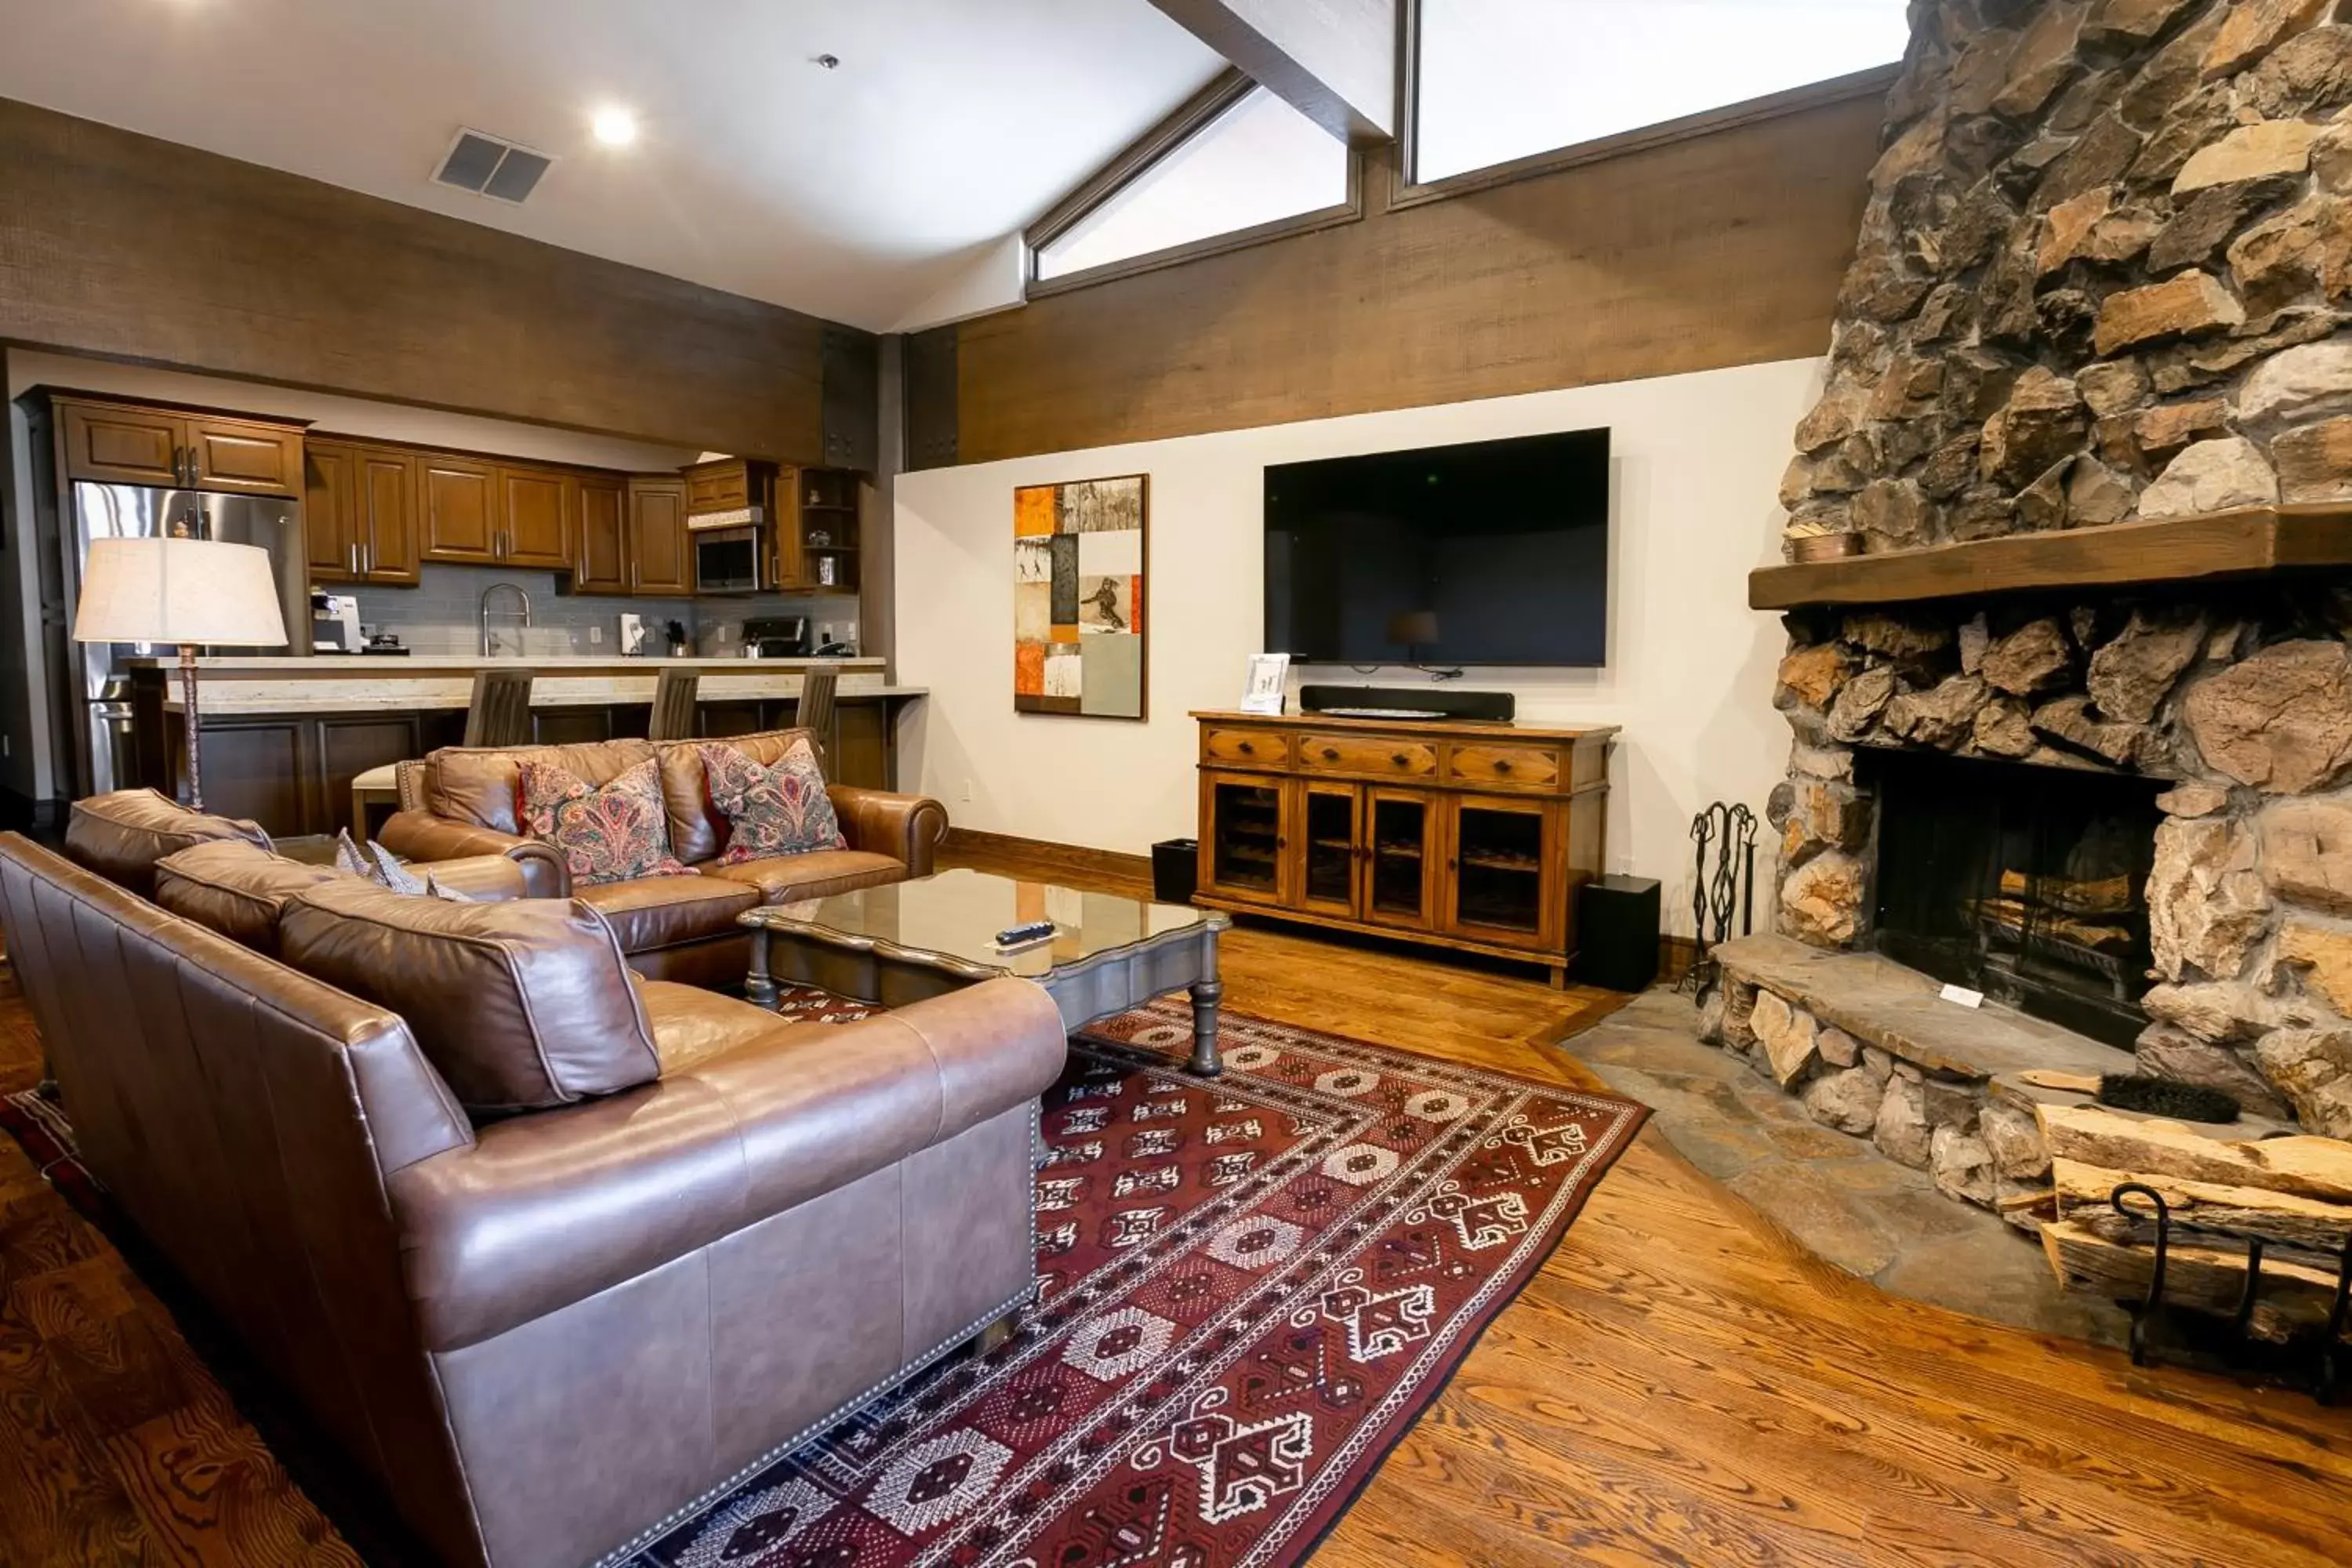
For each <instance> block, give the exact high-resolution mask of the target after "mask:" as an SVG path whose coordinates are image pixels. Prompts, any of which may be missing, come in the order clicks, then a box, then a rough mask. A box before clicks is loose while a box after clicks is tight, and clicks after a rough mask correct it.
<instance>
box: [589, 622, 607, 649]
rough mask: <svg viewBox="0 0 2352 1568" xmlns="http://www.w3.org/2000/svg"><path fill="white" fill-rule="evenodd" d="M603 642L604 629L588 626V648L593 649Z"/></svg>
mask: <svg viewBox="0 0 2352 1568" xmlns="http://www.w3.org/2000/svg"><path fill="white" fill-rule="evenodd" d="M603 641H604V627H602V626H590V627H589V628H588V646H589V647H596V646H598V645H599V644H601V643H602V642H603Z"/></svg>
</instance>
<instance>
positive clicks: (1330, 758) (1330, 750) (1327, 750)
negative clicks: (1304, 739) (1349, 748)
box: [1323, 746, 1339, 763]
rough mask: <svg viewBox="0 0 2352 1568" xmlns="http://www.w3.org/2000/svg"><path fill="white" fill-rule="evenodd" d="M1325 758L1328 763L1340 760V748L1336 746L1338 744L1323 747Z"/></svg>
mask: <svg viewBox="0 0 2352 1568" xmlns="http://www.w3.org/2000/svg"><path fill="white" fill-rule="evenodd" d="M1323 760H1324V761H1325V762H1327V763H1336V762H1338V761H1339V748H1338V747H1336V746H1326V747H1324V748H1323Z"/></svg>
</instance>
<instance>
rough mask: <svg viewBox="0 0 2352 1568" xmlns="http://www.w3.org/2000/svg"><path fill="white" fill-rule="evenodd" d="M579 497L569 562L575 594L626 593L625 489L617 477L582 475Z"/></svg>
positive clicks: (626, 511)
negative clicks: (575, 532)
mask: <svg viewBox="0 0 2352 1568" xmlns="http://www.w3.org/2000/svg"><path fill="white" fill-rule="evenodd" d="M575 493H576V494H577V495H578V496H579V500H580V517H579V527H578V534H577V537H576V540H575V542H574V546H575V549H576V550H577V552H578V554H577V557H576V558H575V559H574V561H573V562H572V592H573V593H575V594H625V593H627V592H628V591H629V539H628V535H629V521H628V490H627V488H626V487H625V485H623V484H622V482H621V481H619V480H617V479H604V478H601V477H597V476H583V477H582V479H580V481H579V485H578V488H577V490H576V492H575Z"/></svg>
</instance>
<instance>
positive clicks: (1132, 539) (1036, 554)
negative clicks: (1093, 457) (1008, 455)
mask: <svg viewBox="0 0 2352 1568" xmlns="http://www.w3.org/2000/svg"><path fill="white" fill-rule="evenodd" d="M1149 514H1150V480H1149V479H1148V478H1147V477H1146V476H1144V475H1142V474H1129V475H1127V476H1126V477H1124V478H1121V479H1081V480H1077V481H1076V482H1074V483H1071V484H1062V485H1029V486H1026V487H1024V488H1023V489H1016V490H1014V491H1013V710H1014V711H1015V712H1018V713H1075V714H1077V715H1079V716H1081V717H1083V718H1092V719H1141V718H1143V717H1145V713H1144V691H1145V688H1146V687H1147V685H1148V684H1149V681H1148V679H1147V671H1148V669H1149V668H1150V665H1149V662H1148V660H1147V659H1146V658H1145V654H1146V650H1147V647H1148V646H1149V645H1148V643H1147V641H1146V638H1147V637H1148V635H1149V634H1148V632H1147V630H1146V627H1145V622H1144V615H1145V613H1144V607H1143V605H1144V595H1143V578H1144V571H1145V564H1144V563H1145V556H1146V554H1147V548H1146V546H1147V542H1148V541H1149V539H1150V515H1149Z"/></svg>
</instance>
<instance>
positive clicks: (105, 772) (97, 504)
mask: <svg viewBox="0 0 2352 1568" xmlns="http://www.w3.org/2000/svg"><path fill="white" fill-rule="evenodd" d="M73 513H74V514H73V517H72V519H71V520H70V525H71V528H72V534H71V536H70V539H71V543H70V546H69V548H68V551H67V555H68V563H69V565H70V568H71V573H70V575H71V577H72V581H71V582H69V583H68V584H66V603H67V605H73V604H75V603H77V602H79V599H80V597H81V573H82V566H83V563H85V562H87V561H88V560H89V542H90V541H91V540H93V539H135V538H140V537H142V536H157V535H161V536H166V537H169V536H173V535H177V536H181V537H185V538H192V539H216V540H220V541H223V542H226V543H231V544H258V545H260V546H261V547H262V548H263V549H265V550H267V551H268V552H269V556H270V561H271V563H272V564H273V565H274V566H275V567H276V568H277V574H278V606H279V608H280V609H282V610H283V611H284V612H285V615H286V628H287V631H288V633H289V635H291V636H293V637H298V638H303V639H304V640H303V641H302V642H301V643H299V644H298V645H295V646H293V647H279V648H239V649H238V650H237V651H238V652H239V653H250V654H261V655H268V654H272V653H278V654H283V653H289V652H295V653H307V652H308V651H309V647H308V640H307V633H308V631H309V629H310V568H309V563H308V560H307V558H306V556H305V554H304V552H303V547H302V503H301V502H300V501H299V500H289V499H287V498H285V497H280V496H228V495H215V494H213V493H212V492H210V491H208V490H159V489H149V488H148V487H146V486H144V485H101V484H95V483H92V482H91V481H89V480H88V479H78V480H76V481H75V482H74V487H73ZM68 614H70V611H68ZM68 648H69V650H70V652H69V654H68V658H70V660H71V662H72V665H73V670H72V676H71V687H70V691H71V698H70V700H72V701H74V702H75V703H77V704H78V705H79V707H80V708H81V710H82V722H81V723H80V724H79V726H78V727H77V729H76V731H75V733H76V741H75V745H74V752H75V755H74V766H75V769H76V772H77V784H76V787H75V789H74V791H73V795H72V798H75V799H79V798H80V797H81V796H83V795H96V794H99V793H100V792H102V791H105V790H110V789H118V788H121V786H122V785H124V784H130V783H131V782H133V781H132V780H131V778H130V777H128V776H126V775H127V773H128V765H129V757H130V747H131V681H130V671H129V669H128V668H125V666H124V664H123V661H124V660H125V659H129V658H139V657H141V656H142V655H153V656H157V657H162V658H170V657H172V656H173V655H175V654H177V653H178V651H179V650H178V649H177V648H173V647H150V646H149V645H147V644H144V643H68Z"/></svg>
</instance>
